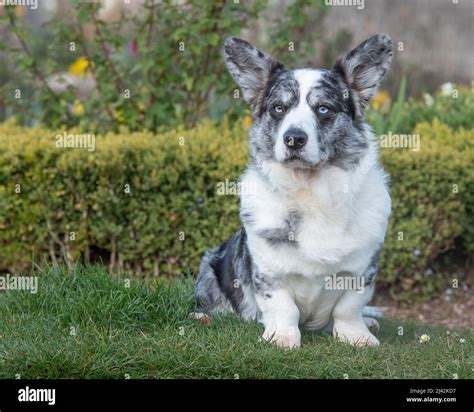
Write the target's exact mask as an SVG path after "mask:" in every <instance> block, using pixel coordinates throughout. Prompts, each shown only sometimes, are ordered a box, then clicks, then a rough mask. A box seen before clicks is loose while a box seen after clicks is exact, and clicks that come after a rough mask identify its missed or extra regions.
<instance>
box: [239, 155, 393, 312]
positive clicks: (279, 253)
mask: <svg viewBox="0 0 474 412" xmlns="http://www.w3.org/2000/svg"><path fill="white" fill-rule="evenodd" d="M242 182H243V184H244V187H247V188H249V190H246V191H245V192H244V194H243V195H242V197H241V208H242V213H247V214H248V215H250V216H252V220H251V223H249V224H245V228H246V231H247V234H248V242H249V249H250V253H251V255H252V258H253V260H254V263H255V265H256V267H257V269H258V271H259V272H260V273H262V274H263V275H264V276H268V277H273V278H278V280H279V281H280V282H282V283H283V284H284V285H286V287H287V288H288V289H290V290H291V291H292V294H293V296H294V297H295V300H296V301H297V302H298V303H299V305H298V306H300V310H301V309H303V311H304V312H306V311H309V312H311V311H313V309H314V308H317V307H318V306H319V312H320V313H321V311H322V312H326V310H329V309H330V308H332V306H333V304H331V301H333V300H337V297H338V296H337V294H336V293H332V292H333V291H326V292H325V291H324V290H323V288H322V286H321V285H322V278H321V277H326V276H330V275H332V274H335V273H340V272H350V273H351V274H353V275H355V276H360V275H362V274H363V272H364V270H365V269H366V268H367V266H368V265H369V262H370V259H371V257H372V256H373V254H374V252H375V251H376V250H377V248H378V247H379V246H380V245H381V244H382V242H383V239H384V236H385V230H386V226H387V220H388V217H389V215H390V196H389V194H388V190H387V186H386V177H385V174H384V172H383V170H382V169H381V168H380V167H379V166H378V163H377V161H376V152H375V150H374V149H373V150H370V151H369V152H368V153H367V155H366V156H365V158H364V159H363V160H362V161H361V163H360V164H359V166H358V167H357V168H356V169H354V170H350V171H347V170H342V169H340V168H337V167H328V168H325V169H323V170H321V171H320V172H318V173H315V174H314V173H313V174H311V173H309V172H308V171H304V170H303V171H295V170H290V169H286V168H284V167H282V166H280V165H279V164H277V163H268V164H265V165H264V168H263V170H262V171H261V172H257V171H255V170H252V169H249V171H247V172H246V174H245V175H244V177H243V180H242ZM292 213H293V214H294V213H296V214H297V215H298V216H299V221H298V224H297V228H296V230H295V233H293V236H294V242H293V243H291V242H289V243H281V244H278V245H275V244H270V243H269V242H268V241H267V240H266V239H264V238H262V237H261V236H260V235H259V233H261V232H262V231H265V230H269V229H278V228H282V227H284V226H285V224H286V223H285V222H286V221H287V219H288V216H289V215H290V214H292ZM334 303H335V302H334ZM306 306H307V307H308V308H307V310H306V309H305V307H306ZM326 306H327V308H326Z"/></svg>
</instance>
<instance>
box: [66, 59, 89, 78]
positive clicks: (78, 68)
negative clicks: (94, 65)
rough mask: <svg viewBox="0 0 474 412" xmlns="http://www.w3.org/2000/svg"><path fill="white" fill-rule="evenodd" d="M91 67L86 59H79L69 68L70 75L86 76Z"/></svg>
mask: <svg viewBox="0 0 474 412" xmlns="http://www.w3.org/2000/svg"><path fill="white" fill-rule="evenodd" d="M88 67H89V61H88V60H87V59H86V58H85V57H79V58H78V59H76V61H75V62H74V63H73V64H71V65H70V66H69V73H71V74H72V75H74V76H84V75H85V73H86V69H87V68H88Z"/></svg>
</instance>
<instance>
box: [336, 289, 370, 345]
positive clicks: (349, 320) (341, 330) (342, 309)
mask: <svg viewBox="0 0 474 412" xmlns="http://www.w3.org/2000/svg"><path fill="white" fill-rule="evenodd" d="M373 290H374V287H373V285H371V286H368V287H367V286H366V287H365V289H364V291H363V292H362V293H360V291H359V292H358V291H355V290H347V291H346V292H344V294H343V295H342V296H341V299H340V300H339V302H337V304H336V306H335V307H334V310H333V313H332V315H333V319H334V327H333V336H334V337H335V338H336V339H338V340H340V341H343V342H348V343H350V344H351V345H357V346H365V345H368V346H378V345H379V341H378V340H377V338H376V337H375V336H374V335H372V333H370V331H369V329H368V328H367V324H366V322H365V321H364V318H363V316H362V310H363V309H364V306H365V305H367V303H368V302H369V300H370V299H371V297H372V294H373Z"/></svg>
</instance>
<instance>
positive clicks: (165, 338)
mask: <svg viewBox="0 0 474 412" xmlns="http://www.w3.org/2000/svg"><path fill="white" fill-rule="evenodd" d="M39 276H40V278H39V291H38V293H37V294H31V293H29V292H25V291H9V292H6V293H3V292H2V293H0V325H1V327H0V377H1V378H14V377H15V376H16V374H20V375H21V377H22V378H119V379H123V378H124V377H126V375H129V377H130V378H132V379H133V378H231V379H232V378H236V377H239V378H241V379H243V378H341V379H342V378H343V377H345V374H347V377H349V378H448V379H451V378H453V376H454V374H457V376H458V377H459V378H460V379H462V378H473V374H474V373H473V371H472V368H473V367H474V362H473V360H474V355H473V346H474V345H473V343H474V336H473V333H472V331H466V330H464V331H457V334H456V333H455V332H454V331H451V335H449V336H448V335H447V334H446V330H444V329H441V328H435V327H427V326H422V325H416V324H410V323H402V322H399V321H394V320H383V321H382V322H381V332H380V333H379V335H378V337H379V339H380V341H381V346H380V347H378V348H375V349H374V348H354V347H351V346H349V345H345V344H342V343H338V342H335V341H334V340H333V339H332V338H331V337H330V336H329V335H327V334H315V333H310V332H305V333H303V347H302V348H300V349H298V350H294V351H290V352H285V351H284V350H282V349H279V348H277V347H274V346H273V345H271V344H268V343H265V342H258V338H259V337H260V335H261V333H262V327H261V326H260V325H258V324H257V323H253V322H249V323H244V322H241V321H239V320H238V319H237V318H235V317H234V316H232V315H225V316H224V315H223V316H220V317H218V318H216V319H215V320H214V321H213V323H212V324H211V325H210V326H203V325H201V324H200V323H198V322H196V321H195V320H193V319H190V318H189V313H190V312H191V311H192V309H193V283H192V281H191V280H190V279H188V280H179V281H175V282H169V281H164V280H161V281H153V282H146V283H145V282H144V281H138V280H136V281H132V283H131V285H130V287H129V288H126V287H125V282H124V280H123V279H117V278H112V277H110V276H109V275H107V272H106V271H105V269H103V268H101V267H98V266H94V267H87V268H82V267H81V268H78V269H76V271H75V273H73V274H68V272H67V270H66V269H61V268H50V269H47V270H43V271H42V273H40V274H39ZM399 326H403V328H404V333H403V336H399V335H398V327H399ZM71 328H75V329H76V335H75V336H74V335H71V333H70V332H71ZM423 333H427V334H429V335H430V336H431V342H430V343H429V344H428V345H422V344H420V343H419V342H418V340H419V336H420V335H421V334H423ZM453 333H455V334H454V336H453ZM450 336H451V337H450ZM460 337H462V338H464V339H466V342H465V343H460V342H459V338H460Z"/></svg>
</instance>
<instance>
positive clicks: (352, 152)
mask: <svg viewBox="0 0 474 412" xmlns="http://www.w3.org/2000/svg"><path fill="white" fill-rule="evenodd" d="M224 55H225V62H226V64H227V67H228V69H229V71H230V73H231V75H232V77H233V78H234V80H235V81H236V82H237V84H238V85H239V86H240V88H241V89H242V93H243V97H244V99H245V100H246V101H247V102H248V103H249V105H250V107H251V109H252V112H253V117H254V125H253V127H252V129H251V132H250V139H251V146H250V148H251V154H252V157H253V158H254V159H256V160H269V161H276V162H278V163H280V164H283V165H284V166H287V167H290V168H310V169H313V168H319V167H321V166H322V165H324V164H328V163H329V164H335V165H339V166H340V167H350V165H352V164H354V163H357V162H358V161H359V159H360V158H361V156H363V154H364V153H365V151H366V150H367V147H368V142H367V134H366V133H364V109H365V107H366V106H367V104H368V103H369V102H370V100H371V98H372V97H373V95H374V94H375V92H376V91H377V88H378V86H379V84H380V82H381V80H382V78H383V76H384V75H385V72H386V71H387V69H388V68H389V66H390V63H391V60H392V56H393V46H392V40H391V39H390V37H389V36H387V35H384V34H379V35H375V36H373V37H370V38H369V39H367V40H365V41H364V42H363V43H361V44H360V45H359V46H357V47H356V48H355V49H354V50H352V51H351V52H349V53H348V54H346V55H345V56H344V57H342V58H341V59H340V60H339V61H338V62H337V63H336V64H335V66H334V67H333V68H332V69H331V70H318V69H306V68H305V69H296V70H287V69H285V68H284V67H283V65H282V64H281V63H279V62H277V61H275V60H273V59H272V58H271V57H269V56H268V55H266V54H265V53H263V52H261V51H260V50H258V49H256V48H255V47H254V46H252V45H251V44H250V43H248V42H246V41H244V40H241V39H238V38H235V37H230V38H228V39H227V40H226V41H225V44H224Z"/></svg>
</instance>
